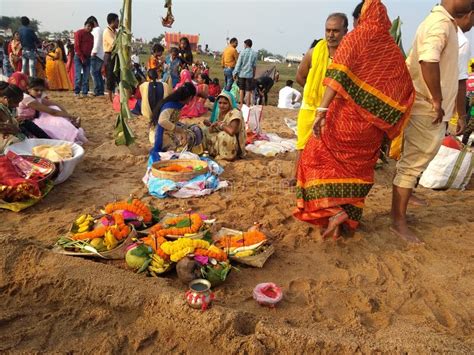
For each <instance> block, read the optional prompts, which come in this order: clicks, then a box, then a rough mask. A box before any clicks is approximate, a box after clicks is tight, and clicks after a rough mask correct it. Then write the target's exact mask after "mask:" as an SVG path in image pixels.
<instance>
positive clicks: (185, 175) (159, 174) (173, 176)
mask: <svg viewBox="0 0 474 355" xmlns="http://www.w3.org/2000/svg"><path fill="white" fill-rule="evenodd" d="M169 165H181V166H184V167H188V166H189V167H192V168H193V169H194V168H196V167H198V166H202V169H201V170H193V171H188V172H172V171H161V170H159V169H160V168H164V167H167V166H169ZM208 171H209V166H208V164H207V163H206V162H205V161H202V160H192V159H175V160H163V161H159V162H156V163H153V165H152V167H151V173H152V175H153V176H154V177H156V178H158V179H165V180H171V181H174V182H181V181H189V180H191V179H194V178H195V177H196V176H199V175H204V174H207V172H208Z"/></svg>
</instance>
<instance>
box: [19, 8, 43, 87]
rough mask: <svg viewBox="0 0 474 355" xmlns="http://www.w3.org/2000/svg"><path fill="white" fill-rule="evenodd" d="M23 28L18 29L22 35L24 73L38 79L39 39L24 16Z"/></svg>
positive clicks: (22, 19)
mask: <svg viewBox="0 0 474 355" xmlns="http://www.w3.org/2000/svg"><path fill="white" fill-rule="evenodd" d="M20 21H21V27H20V28H19V29H18V32H19V33H20V42H21V49H22V53H23V54H22V71H23V73H24V74H29V75H30V77H32V78H34V77H36V48H37V46H38V44H39V39H38V37H37V36H36V33H35V31H33V29H32V28H31V27H29V25H30V19H29V18H28V17H26V16H23V17H22V18H21V19H20Z"/></svg>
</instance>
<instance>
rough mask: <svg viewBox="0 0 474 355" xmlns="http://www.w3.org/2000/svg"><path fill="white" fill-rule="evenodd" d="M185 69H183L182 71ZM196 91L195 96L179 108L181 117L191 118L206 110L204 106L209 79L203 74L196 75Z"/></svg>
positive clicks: (200, 114) (202, 113) (207, 93)
mask: <svg viewBox="0 0 474 355" xmlns="http://www.w3.org/2000/svg"><path fill="white" fill-rule="evenodd" d="M184 71H185V70H183V72H184ZM196 79H197V91H196V96H194V97H193V99H192V100H191V102H190V103H189V104H187V105H186V106H184V107H183V109H182V110H181V117H182V118H193V117H200V116H202V115H204V114H205V113H206V112H207V107H206V106H205V103H206V100H207V97H208V95H209V82H210V79H209V77H208V76H207V75H205V74H198V75H197V77H196Z"/></svg>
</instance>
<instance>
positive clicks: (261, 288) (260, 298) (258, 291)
mask: <svg viewBox="0 0 474 355" xmlns="http://www.w3.org/2000/svg"><path fill="white" fill-rule="evenodd" d="M253 298H254V299H255V300H256V301H257V302H258V303H259V304H260V305H262V306H267V307H272V308H273V307H275V306H276V304H277V303H278V302H280V301H281V300H282V298H283V291H282V290H281V288H280V287H278V286H277V285H276V284H274V283H272V282H267V283H261V284H258V285H257V286H255V288H254V290H253Z"/></svg>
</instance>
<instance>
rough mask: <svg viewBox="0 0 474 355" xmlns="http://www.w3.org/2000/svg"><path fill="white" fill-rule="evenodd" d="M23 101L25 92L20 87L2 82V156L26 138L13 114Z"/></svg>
mask: <svg viewBox="0 0 474 355" xmlns="http://www.w3.org/2000/svg"><path fill="white" fill-rule="evenodd" d="M22 99H23V92H22V91H21V89H20V88H19V87H17V86H15V85H11V84H8V83H6V82H4V81H0V154H3V152H4V150H5V148H6V147H7V146H9V145H10V144H13V143H16V142H18V141H20V140H21V139H23V138H24V136H23V135H22V134H21V133H20V127H19V125H18V122H17V120H16V119H15V118H14V116H13V113H12V109H14V108H16V107H18V105H19V104H20V102H21V100H22Z"/></svg>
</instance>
